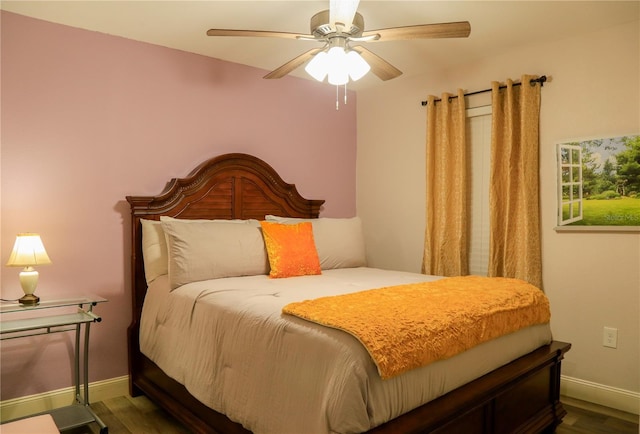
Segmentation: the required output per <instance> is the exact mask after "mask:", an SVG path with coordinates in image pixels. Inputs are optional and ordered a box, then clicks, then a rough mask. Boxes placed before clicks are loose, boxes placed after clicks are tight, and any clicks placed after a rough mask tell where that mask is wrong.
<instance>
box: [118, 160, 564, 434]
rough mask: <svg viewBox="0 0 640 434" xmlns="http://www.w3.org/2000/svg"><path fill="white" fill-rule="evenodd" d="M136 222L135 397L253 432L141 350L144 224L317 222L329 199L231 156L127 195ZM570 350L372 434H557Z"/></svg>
mask: <svg viewBox="0 0 640 434" xmlns="http://www.w3.org/2000/svg"><path fill="white" fill-rule="evenodd" d="M127 201H128V202H129V204H130V206H131V218H132V225H131V231H132V238H131V239H132V246H131V249H132V250H131V266H132V276H131V277H132V298H133V300H132V301H133V320H132V322H131V325H130V326H129V328H128V346H129V381H130V393H131V395H132V396H136V395H139V394H141V393H143V394H145V395H147V396H148V397H149V398H150V399H151V400H153V401H154V402H156V403H157V404H158V405H160V406H161V407H162V408H164V409H165V410H166V411H167V412H169V413H170V414H171V415H173V416H174V417H175V418H176V419H177V420H179V421H181V422H182V423H184V424H185V425H186V426H187V427H189V428H190V429H191V430H192V431H194V432H196V433H243V434H247V433H249V431H247V430H246V429H244V428H243V427H242V426H241V425H239V424H237V423H235V422H233V421H231V420H230V419H228V418H227V417H226V416H225V415H223V414H220V413H218V412H215V411H213V410H212V409H210V408H208V407H206V406H205V405H204V404H202V403H200V402H199V401H198V400H196V399H195V398H194V397H193V396H191V395H190V394H189V392H188V391H187V390H186V389H185V387H184V386H182V385H181V384H179V383H178V382H176V381H175V380H173V379H171V378H169V377H168V376H167V375H165V374H164V372H162V370H161V369H160V368H158V366H157V365H155V364H154V363H153V362H152V361H151V360H149V359H148V358H147V357H145V356H144V355H143V354H142V353H141V352H140V349H139V340H138V335H139V328H140V315H141V312H142V303H143V301H144V296H145V293H146V290H147V284H146V280H145V275H144V264H143V258H142V242H141V239H142V233H141V224H140V219H141V218H143V219H155V220H158V219H159V218H160V216H163V215H166V216H171V217H178V218H186V219H197V218H207V219H212V218H216V219H249V218H255V219H263V218H264V216H265V215H266V214H274V215H281V216H290V217H306V218H313V217H318V215H319V213H320V207H321V206H322V204H323V203H324V200H308V199H305V198H303V197H302V196H301V195H300V194H299V193H298V191H297V190H296V188H295V185H293V184H287V183H286V182H284V181H283V180H282V178H281V177H280V176H279V175H278V174H277V173H276V172H275V170H274V169H273V168H272V167H271V166H269V165H268V164H267V163H265V162H264V161H262V160H260V159H258V158H256V157H253V156H250V155H246V154H226V155H221V156H219V157H216V158H212V159H210V160H208V161H205V162H204V163H202V164H201V165H200V166H198V167H197V168H196V169H194V170H193V171H192V172H191V174H189V175H188V176H187V177H186V178H182V179H175V178H174V179H172V180H171V181H170V182H169V183H168V184H167V185H166V187H165V189H164V191H163V192H162V193H161V194H160V195H158V196H148V197H147V196H145V197H142V196H127ZM570 347H571V345H570V344H567V343H563V342H556V341H554V342H552V343H551V344H550V345H545V346H543V347H540V348H538V349H537V350H535V351H533V352H531V353H529V354H527V355H525V356H523V357H521V358H519V359H517V360H515V361H513V362H511V363H509V364H508V365H505V366H503V367H501V368H499V369H497V370H495V371H492V372H490V373H489V374H487V375H485V376H483V377H481V378H479V379H477V380H475V381H473V382H471V383H468V384H467V385H465V386H462V387H460V388H458V389H456V390H454V391H452V392H450V393H448V394H446V395H444V396H442V397H440V398H438V399H436V400H434V401H431V402H429V403H427V404H425V405H423V406H421V407H418V408H416V409H415V410H413V411H411V412H409V413H406V414H404V415H402V416H400V417H398V418H396V419H394V420H392V421H389V422H387V423H386V424H384V425H381V426H379V427H377V428H375V429H373V430H371V431H370V433H377V434H383V433H388V434H391V433H393V434H397V433H427V432H434V433H453V432H456V433H465V434H472V433H505V434H506V433H540V432H550V433H551V432H554V431H555V427H556V426H557V425H558V424H560V423H561V422H562V418H563V417H564V415H565V414H566V411H565V410H564V408H563V407H562V404H561V403H560V400H559V399H560V367H561V360H562V359H563V356H564V353H565V352H567V351H568V350H569V348H570Z"/></svg>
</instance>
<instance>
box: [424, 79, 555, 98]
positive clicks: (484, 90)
mask: <svg viewBox="0 0 640 434" xmlns="http://www.w3.org/2000/svg"><path fill="white" fill-rule="evenodd" d="M546 81H547V76H546V75H543V76H541V77H540V78H532V79H531V80H529V84H531V85H532V86H533V85H535V84H536V83H540V87H543V86H544V83H545V82H546ZM521 84H522V83H513V85H514V86H520V85H521ZM506 88H507V86H500V87H499V88H498V89H506ZM485 92H491V89H483V90H476V91H475V92H469V93H465V94H464V96H471V95H478V94H480V93H485ZM457 97H458V95H451V96H450V97H449V99H451V98H457ZM438 101H442V99H441V98H436V99H435V100H434V102H438ZM427 103H428V101H422V102H421V104H422V105H423V106H425V105H427Z"/></svg>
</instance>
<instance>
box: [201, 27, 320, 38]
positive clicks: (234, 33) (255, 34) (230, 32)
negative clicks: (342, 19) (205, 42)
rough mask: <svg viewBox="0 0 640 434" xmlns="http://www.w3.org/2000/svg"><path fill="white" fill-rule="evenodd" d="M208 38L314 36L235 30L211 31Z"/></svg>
mask: <svg viewBox="0 0 640 434" xmlns="http://www.w3.org/2000/svg"><path fill="white" fill-rule="evenodd" d="M207 36H253V37H269V38H287V39H299V38H312V39H313V35H301V34H300V33H289V32H271V31H268V30H233V29H209V30H207Z"/></svg>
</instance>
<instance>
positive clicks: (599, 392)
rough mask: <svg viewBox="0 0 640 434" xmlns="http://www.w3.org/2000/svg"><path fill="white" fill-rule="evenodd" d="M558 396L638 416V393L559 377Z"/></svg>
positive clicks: (577, 379)
mask: <svg viewBox="0 0 640 434" xmlns="http://www.w3.org/2000/svg"><path fill="white" fill-rule="evenodd" d="M560 394H561V395H564V396H568V397H569V398H575V399H579V400H582V401H587V402H591V403H593V404H598V405H603V406H605V407H609V408H615V409H616V410H620V411H625V412H627V413H632V414H640V393H638V392H632V391H630V390H625V389H618V388H617V387H611V386H605V385H604V384H598V383H593V382H591V381H586V380H581V379H579V378H572V377H567V376H565V375H561V376H560Z"/></svg>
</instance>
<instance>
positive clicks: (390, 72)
mask: <svg viewBox="0 0 640 434" xmlns="http://www.w3.org/2000/svg"><path fill="white" fill-rule="evenodd" d="M351 49H352V50H353V51H356V52H357V53H358V54H360V55H361V56H362V58H363V59H364V60H365V61H366V62H367V63H368V64H369V66H370V67H371V72H373V73H374V74H375V75H377V76H378V78H380V79H381V80H383V81H387V80H391V79H392V78H396V77H398V76H399V75H402V71H400V70H399V69H398V68H396V67H395V66H393V65H392V64H390V63H389V62H387V61H386V60H384V59H383V58H382V57H380V56H378V55H377V54H374V53H372V52H371V51H369V50H367V49H366V48H364V47H363V46H361V45H358V46H356V47H351Z"/></svg>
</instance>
